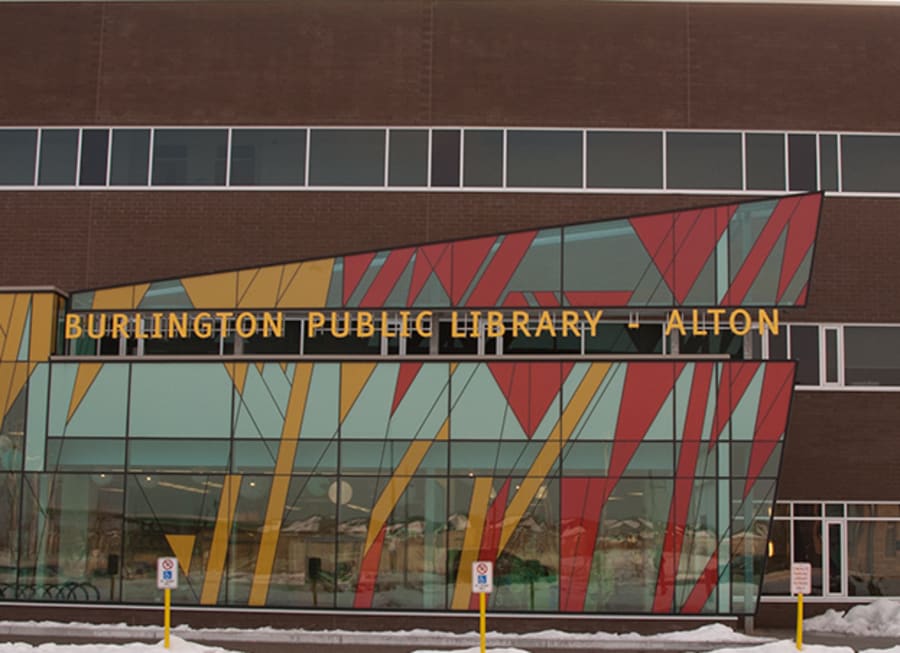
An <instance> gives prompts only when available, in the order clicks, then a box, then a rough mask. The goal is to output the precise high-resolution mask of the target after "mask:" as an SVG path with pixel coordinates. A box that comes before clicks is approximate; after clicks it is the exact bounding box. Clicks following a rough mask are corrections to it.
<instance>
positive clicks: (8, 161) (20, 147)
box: [0, 129, 37, 186]
mask: <svg viewBox="0 0 900 653" xmlns="http://www.w3.org/2000/svg"><path fill="white" fill-rule="evenodd" d="M36 148H37V130H36V129H0V186H30V185H31V184H33V183H34V162H35V152H36Z"/></svg>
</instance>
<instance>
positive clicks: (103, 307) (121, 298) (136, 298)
mask: <svg viewBox="0 0 900 653" xmlns="http://www.w3.org/2000/svg"><path fill="white" fill-rule="evenodd" d="M149 287H150V284H149V283H142V284H137V285H134V286H119V287H118V288H102V289H101V290H95V291H94V303H93V304H91V308H93V309H94V310H95V311H111V310H114V309H120V310H122V309H125V310H128V309H133V308H135V307H136V306H137V305H138V304H140V303H141V300H142V299H143V298H144V295H145V294H146V293H147V288H149Z"/></svg>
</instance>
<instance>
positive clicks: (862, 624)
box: [803, 599, 900, 638]
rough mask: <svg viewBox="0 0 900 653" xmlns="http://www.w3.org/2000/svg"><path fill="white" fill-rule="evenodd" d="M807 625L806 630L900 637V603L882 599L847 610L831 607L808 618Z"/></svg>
mask: <svg viewBox="0 0 900 653" xmlns="http://www.w3.org/2000/svg"><path fill="white" fill-rule="evenodd" d="M803 626H804V628H805V629H806V630H810V631H815V632H821V633H844V634H847V635H863V636H870V637H898V638H900V603H898V602H896V601H890V600H888V599H878V600H876V601H873V602H872V603H867V604H865V605H857V606H856V607H853V608H850V609H849V610H847V612H846V613H845V612H840V611H838V610H828V611H827V612H825V614H821V615H819V616H817V617H810V618H809V619H806V620H804V622H803Z"/></svg>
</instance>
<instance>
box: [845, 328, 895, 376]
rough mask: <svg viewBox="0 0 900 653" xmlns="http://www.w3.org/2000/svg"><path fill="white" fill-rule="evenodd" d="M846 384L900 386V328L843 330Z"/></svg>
mask: <svg viewBox="0 0 900 653" xmlns="http://www.w3.org/2000/svg"><path fill="white" fill-rule="evenodd" d="M844 383H845V384H847V385H900V327H851V326H848V327H844Z"/></svg>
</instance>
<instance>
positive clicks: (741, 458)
mask: <svg viewBox="0 0 900 653" xmlns="http://www.w3.org/2000/svg"><path fill="white" fill-rule="evenodd" d="M754 447H756V448H757V449H758V450H759V455H761V454H763V453H768V456H767V457H766V459H765V461H764V466H763V468H762V469H761V470H760V471H759V472H758V474H757V476H761V477H769V478H775V477H776V476H778V467H779V464H780V463H781V443H780V442H778V443H775V442H765V441H763V442H756V443H750V442H734V443H732V445H731V475H732V476H735V477H742V478H746V477H747V476H748V474H749V468H750V461H751V460H752V458H753V448H754Z"/></svg>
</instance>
